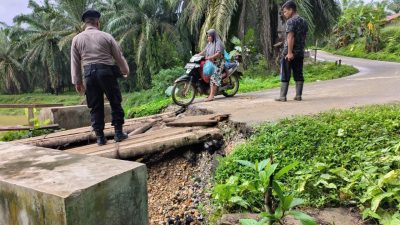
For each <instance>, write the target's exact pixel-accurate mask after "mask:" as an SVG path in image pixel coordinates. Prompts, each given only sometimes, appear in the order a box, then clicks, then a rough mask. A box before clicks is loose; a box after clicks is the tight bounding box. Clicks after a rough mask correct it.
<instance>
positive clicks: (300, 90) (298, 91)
mask: <svg viewBox="0 0 400 225" xmlns="http://www.w3.org/2000/svg"><path fill="white" fill-rule="evenodd" d="M303 85H304V82H303V81H296V97H294V100H295V101H301V100H302V98H301V96H302V94H303Z"/></svg>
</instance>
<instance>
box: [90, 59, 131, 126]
mask: <svg viewBox="0 0 400 225" xmlns="http://www.w3.org/2000/svg"><path fill="white" fill-rule="evenodd" d="M84 74H85V83H86V101H87V105H88V107H89V108H90V116H91V122H92V127H93V129H94V130H95V131H102V130H104V94H105V95H106V96H107V99H108V100H109V101H110V106H111V116H112V125H113V126H115V127H118V126H119V127H121V126H122V125H123V124H124V116H125V114H124V110H123V109H122V106H121V102H122V96H121V90H120V89H119V85H118V81H117V77H116V75H115V74H114V72H113V70H112V67H111V66H109V65H104V64H91V65H88V66H85V67H84Z"/></svg>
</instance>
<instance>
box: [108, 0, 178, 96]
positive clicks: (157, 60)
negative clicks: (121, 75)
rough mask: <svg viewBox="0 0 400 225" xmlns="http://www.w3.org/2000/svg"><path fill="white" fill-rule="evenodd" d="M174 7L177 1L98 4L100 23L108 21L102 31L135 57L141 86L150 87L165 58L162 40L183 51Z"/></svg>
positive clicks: (130, 0) (132, 0) (128, 0)
mask: <svg viewBox="0 0 400 225" xmlns="http://www.w3.org/2000/svg"><path fill="white" fill-rule="evenodd" d="M177 4H178V1H177V0H169V1H166V0H139V1H138V0H106V1H103V2H102V3H101V4H100V10H101V11H102V12H103V14H104V18H103V21H107V22H106V25H105V30H106V31H108V32H110V33H112V34H114V35H115V36H116V38H117V39H118V40H119V43H120V44H121V45H122V46H123V49H125V50H127V49H130V51H129V53H128V54H134V57H133V58H134V60H135V67H136V68H137V70H136V75H137V82H138V83H139V84H140V86H142V87H145V88H146V87H149V86H150V85H151V74H156V73H157V72H158V71H159V70H160V68H162V67H163V65H162V64H163V61H164V60H165V58H168V56H165V55H160V49H162V48H163V47H164V46H162V45H161V44H162V43H163V40H165V39H167V41H166V42H169V43H171V45H172V46H174V49H177V50H178V51H179V49H181V48H182V41H181V38H180V35H179V32H178V30H177V28H176V26H175V23H176V20H177V17H176V14H175V9H176V6H177ZM164 43H165V41H164ZM128 58H132V57H130V56H128Z"/></svg>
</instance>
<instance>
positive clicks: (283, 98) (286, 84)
mask: <svg viewBox="0 0 400 225" xmlns="http://www.w3.org/2000/svg"><path fill="white" fill-rule="evenodd" d="M288 89H289V82H282V83H281V94H280V96H279V98H276V99H275V101H277V102H286V95H287V93H288Z"/></svg>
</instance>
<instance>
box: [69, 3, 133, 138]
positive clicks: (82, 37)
mask: <svg viewBox="0 0 400 225" xmlns="http://www.w3.org/2000/svg"><path fill="white" fill-rule="evenodd" d="M99 19H100V13H99V12H98V11H96V10H93V9H90V10H87V11H85V12H84V13H83V15H82V21H83V22H84V23H85V28H86V29H85V31H83V32H82V33H80V34H78V35H76V36H75V37H74V39H73V40H72V46H71V77H72V83H73V84H74V85H75V89H76V91H77V92H78V93H82V92H84V91H85V89H86V91H85V94H86V100H87V105H88V107H89V108H90V115H91V123H92V127H93V130H94V131H95V133H96V137H97V144H98V145H104V144H106V142H107V139H106V138H105V136H104V132H103V130H104V98H103V94H105V95H106V96H107V99H108V100H109V101H110V105H111V115H112V125H113V126H114V129H115V136H114V140H115V141H116V142H120V141H122V140H124V139H126V138H128V135H126V134H125V133H124V132H123V131H122V126H123V124H124V110H123V109H122V106H121V101H122V96H121V91H120V89H119V85H118V82H117V72H116V71H118V72H119V73H121V74H123V76H124V77H127V75H128V74H129V67H128V64H127V63H126V60H125V58H124V56H123V55H122V51H121V49H120V48H119V46H118V44H117V42H116V41H115V39H114V38H113V37H112V36H111V35H110V34H108V33H105V32H102V31H100V30H99V28H100V22H99ZM115 64H116V65H115ZM116 66H117V67H116ZM82 67H83V74H84V81H85V85H83V81H82V80H83V79H82V71H81V69H82ZM118 67H119V69H118ZM116 68H117V69H116ZM85 86H86V88H85Z"/></svg>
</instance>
